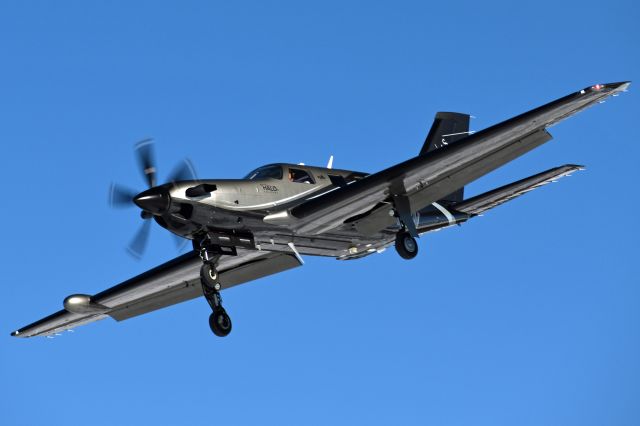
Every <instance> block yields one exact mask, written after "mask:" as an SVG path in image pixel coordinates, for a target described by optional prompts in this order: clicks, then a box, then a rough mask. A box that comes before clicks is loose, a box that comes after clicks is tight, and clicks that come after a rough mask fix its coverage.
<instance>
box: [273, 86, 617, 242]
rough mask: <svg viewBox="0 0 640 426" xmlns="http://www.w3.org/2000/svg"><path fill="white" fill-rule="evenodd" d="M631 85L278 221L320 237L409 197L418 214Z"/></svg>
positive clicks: (467, 141)
mask: <svg viewBox="0 0 640 426" xmlns="http://www.w3.org/2000/svg"><path fill="white" fill-rule="evenodd" d="M629 84H630V83H628V82H623V83H611V84H605V85H595V86H592V87H589V88H585V89H583V90H580V91H579V92H575V93H572V94H570V95H568V96H565V97H563V98H560V99H557V100H555V101H553V102H550V103H548V104H546V105H543V106H541V107H539V108H536V109H534V110H531V111H529V112H526V113H524V114H521V115H519V116H516V117H513V118H511V119H509V120H507V121H504V122H502V123H500V124H497V125H495V126H492V127H489V128H487V129H485V130H482V131H480V132H477V133H475V134H473V135H471V136H468V137H466V138H464V139H462V140H460V141H458V142H455V143H452V144H449V145H447V146H444V147H441V148H440V149H437V150H434V151H432V152H429V153H428V154H426V155H419V156H417V157H415V158H412V159H410V160H408V161H405V162H403V163H400V164H397V165H395V166H392V167H390V168H388V169H386V170H383V171H381V172H378V173H375V174H372V175H369V176H367V177H365V178H364V179H361V180H359V181H356V182H354V183H352V184H350V185H348V186H346V187H343V188H338V189H335V190H333V191H331V192H328V193H326V194H324V195H321V196H319V197H316V198H313V199H310V200H308V201H306V202H304V203H302V204H300V205H298V206H296V207H294V208H292V209H291V210H290V211H287V212H281V213H279V215H278V214H274V215H272V216H274V217H278V218H280V223H283V222H286V223H287V224H288V225H289V226H291V227H293V228H295V229H296V231H297V232H298V233H300V234H319V233H322V232H326V231H328V230H331V229H333V228H336V227H338V226H340V225H341V224H342V223H343V222H344V221H345V220H346V219H348V218H350V217H353V216H356V215H358V214H362V213H365V212H367V211H369V210H371V209H372V208H373V207H374V206H375V205H376V204H378V203H380V202H382V201H385V200H389V199H391V198H392V197H402V198H404V200H406V201H407V202H408V203H409V208H410V210H411V212H415V211H418V210H420V209H422V208H424V207H425V206H428V205H429V204H431V203H433V202H435V201H437V200H439V199H441V198H442V197H444V196H446V195H447V194H450V193H451V192H452V191H454V190H456V189H458V188H461V187H463V186H464V185H466V184H468V183H470V182H472V181H474V180H476V179H478V178H479V177H481V176H483V175H485V174H487V173H489V172H490V171H492V170H494V169H496V168H498V167H500V166H501V165H503V164H506V163H508V162H509V161H511V160H513V159H515V158H517V157H519V156H521V155H523V154H524V153H526V152H528V151H530V150H532V149H533V148H535V147H537V146H539V145H541V144H543V143H545V142H547V141H549V140H551V135H550V134H549V133H548V132H547V131H546V128H548V127H550V126H552V125H554V124H556V123H558V122H559V121H561V120H564V119H565V118H567V117H569V116H571V115H573V114H575V113H577V112H579V111H581V110H583V109H585V108H587V107H589V106H591V105H593V104H596V103H598V102H601V101H603V100H604V99H605V98H607V97H609V96H611V95H615V94H617V93H619V92H621V91H624V90H626V88H627V87H628V86H629ZM405 210H406V209H405ZM283 219H284V220H283Z"/></svg>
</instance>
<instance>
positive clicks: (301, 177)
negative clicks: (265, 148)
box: [289, 168, 315, 183]
mask: <svg viewBox="0 0 640 426" xmlns="http://www.w3.org/2000/svg"><path fill="white" fill-rule="evenodd" d="M289 180H290V181H291V182H296V183H315V181H314V180H313V178H312V177H311V175H310V174H309V173H308V172H307V171H306V170H302V169H292V168H289Z"/></svg>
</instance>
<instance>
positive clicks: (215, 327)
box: [200, 260, 231, 337]
mask: <svg viewBox="0 0 640 426" xmlns="http://www.w3.org/2000/svg"><path fill="white" fill-rule="evenodd" d="M218 277H219V275H218V271H217V269H216V265H215V263H214V262H212V261H210V260H206V261H205V262H204V263H203V264H202V266H201V267H200V284H201V285H202V293H203V294H204V298H205V299H206V300H207V303H209V306H211V310H212V311H213V312H211V315H209V327H210V328H211V331H212V332H213V334H215V335H216V336H219V337H224V336H227V335H228V334H229V333H231V318H229V315H228V314H227V311H226V310H225V309H224V308H223V307H222V297H221V296H220V288H221V286H220V281H219V279H218Z"/></svg>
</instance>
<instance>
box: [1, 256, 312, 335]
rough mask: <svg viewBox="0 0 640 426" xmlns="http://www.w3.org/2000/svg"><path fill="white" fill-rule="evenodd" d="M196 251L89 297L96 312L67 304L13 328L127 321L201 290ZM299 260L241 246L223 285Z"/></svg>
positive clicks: (41, 329)
mask: <svg viewBox="0 0 640 426" xmlns="http://www.w3.org/2000/svg"><path fill="white" fill-rule="evenodd" d="M201 263H202V261H201V260H200V257H199V256H198V255H197V253H195V252H190V253H187V254H184V255H182V256H179V257H177V258H175V259H173V260H171V261H169V262H167V263H164V264H162V265H160V266H158V267H156V268H153V269H151V270H149V271H147V272H145V273H143V274H141V275H138V276H137V277H134V278H131V279H129V280H127V281H125V282H123V283H121V284H118V285H116V286H114V287H111V288H109V289H107V290H105V291H103V292H100V293H97V294H95V295H94V296H91V297H90V300H91V303H92V304H95V305H96V306H100V307H101V308H106V309H101V310H99V311H97V312H87V313H74V312H70V311H67V310H66V309H63V310H61V311H58V312H56V313H54V314H52V315H49V316H48V317H45V318H43V319H41V320H39V321H36V322H34V323H33V324H30V325H28V326H26V327H23V328H21V329H19V330H17V331H14V332H13V333H11V335H12V336H17V337H33V336H51V335H54V334H57V333H59V332H61V331H64V330H69V329H72V328H75V327H78V326H80V325H84V324H88V323H90V322H94V321H98V320H101V319H104V318H107V317H109V316H110V317H111V318H113V319H115V320H117V321H123V320H125V319H128V318H132V317H135V316H138V315H142V314H145V313H147V312H151V311H154V310H157V309H161V308H164V307H167V306H171V305H174V304H176V303H180V302H184V301H187V300H190V299H193V298H196V297H198V296H201V295H202V289H201V287H200V279H199V274H200V265H201ZM296 266H300V262H299V261H298V259H296V257H295V256H293V255H291V254H286V253H274V252H266V251H252V250H241V249H239V250H238V256H233V257H231V256H228V257H227V256H225V257H223V258H221V260H220V263H219V268H220V274H219V276H220V284H221V285H222V289H226V288H229V287H233V286H235V285H238V284H242V283H245V282H248V281H252V280H256V279H258V278H262V277H265V276H268V275H272V274H275V273H278V272H282V271H286V270H287V269H291V268H295V267H296Z"/></svg>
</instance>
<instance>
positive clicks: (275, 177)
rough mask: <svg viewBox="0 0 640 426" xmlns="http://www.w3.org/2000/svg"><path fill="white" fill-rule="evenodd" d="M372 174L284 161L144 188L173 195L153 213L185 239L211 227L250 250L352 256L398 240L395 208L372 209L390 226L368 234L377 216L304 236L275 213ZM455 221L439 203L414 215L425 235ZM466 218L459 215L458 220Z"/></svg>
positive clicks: (358, 219)
mask: <svg viewBox="0 0 640 426" xmlns="http://www.w3.org/2000/svg"><path fill="white" fill-rule="evenodd" d="M366 176H367V174H366V173H362V172H355V171H351V170H342V169H329V168H326V167H315V166H307V165H303V164H286V163H279V164H270V165H266V166H262V167H259V168H258V169H256V170H254V171H252V172H251V173H249V174H248V175H247V176H246V177H245V178H243V179H212V180H209V179H207V180H198V181H180V182H174V183H170V184H165V185H161V186H159V187H156V188H152V189H150V190H148V191H145V193H151V194H158V193H163V194H165V195H168V196H169V197H168V198H169V199H170V203H169V204H166V205H163V207H162V210H159V211H157V212H156V213H155V214H154V218H155V220H156V222H158V224H160V225H161V226H163V227H164V228H166V229H168V230H169V231H171V232H173V233H175V234H177V235H179V236H181V237H184V238H188V239H195V238H197V236H198V235H199V234H202V233H212V232H213V233H218V234H219V235H221V236H222V237H221V238H223V239H224V238H234V241H235V240H236V236H245V237H244V240H243V241H250V243H247V246H246V248H255V249H259V250H273V251H288V250H290V248H289V247H288V243H290V242H292V241H294V240H295V243H296V246H297V247H298V249H299V250H300V252H301V253H303V254H308V255H319V256H331V257H336V258H339V259H349V258H356V257H362V256H363V255H366V254H370V253H373V252H375V251H380V250H383V249H384V248H386V247H387V246H388V245H389V244H391V243H392V242H393V241H394V237H395V234H396V233H397V231H398V229H400V227H401V225H400V223H399V222H398V220H397V218H396V217H394V216H393V210H392V208H391V205H389V206H388V208H386V207H385V205H384V203H383V204H382V205H378V206H371V208H372V209H373V208H377V209H378V210H380V211H381V212H382V213H377V216H375V215H374V216H372V217H373V218H374V220H375V221H376V222H375V223H376V225H379V224H380V223H383V224H384V226H383V227H382V229H381V228H380V227H379V226H377V227H374V228H377V229H375V231H368V226H367V221H369V222H370V221H371V220H372V218H371V217H367V218H366V220H360V219H361V218H360V217H358V216H355V217H354V218H352V219H350V220H347V221H345V223H344V224H343V225H342V226H340V227H338V228H336V229H334V230H332V231H331V232H326V233H322V234H319V235H304V234H300V233H298V232H296V229H295V228H294V227H292V226H290V225H289V224H287V223H279V222H278V221H277V220H270V218H271V217H272V216H274V214H275V215H276V216H277V214H278V212H286V211H287V210H288V209H291V208H293V207H295V206H297V205H299V204H301V203H304V202H305V201H307V200H310V199H312V198H315V197H318V196H320V195H322V194H325V193H327V192H330V191H334V190H336V189H338V188H340V187H341V186H346V185H349V184H351V183H354V182H356V181H358V180H361V179H365V178H366ZM145 193H143V194H145ZM451 219H452V217H451V216H449V217H447V215H445V214H443V213H442V212H441V211H440V210H438V209H435V208H434V207H432V206H429V207H428V208H427V209H425V210H424V211H422V212H419V213H417V214H416V215H415V218H414V220H415V222H416V225H417V226H418V227H419V229H420V230H421V232H426V231H428V230H432V229H436V228H440V227H444V226H449V225H452V224H453V223H454V222H452V220H451ZM466 219H467V217H466V216H464V215H457V216H456V218H455V223H460V222H463V221H465V220H466ZM249 246H251V247H249Z"/></svg>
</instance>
